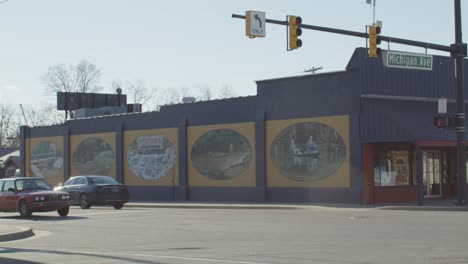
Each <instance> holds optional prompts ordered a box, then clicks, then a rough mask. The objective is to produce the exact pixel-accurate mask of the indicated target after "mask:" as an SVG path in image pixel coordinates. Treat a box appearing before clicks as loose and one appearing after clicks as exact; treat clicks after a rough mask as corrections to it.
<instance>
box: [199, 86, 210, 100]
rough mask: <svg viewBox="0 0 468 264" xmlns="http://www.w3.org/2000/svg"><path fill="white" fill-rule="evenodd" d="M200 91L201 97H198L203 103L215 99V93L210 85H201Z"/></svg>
mask: <svg viewBox="0 0 468 264" xmlns="http://www.w3.org/2000/svg"><path fill="white" fill-rule="evenodd" d="M198 90H199V92H200V95H199V97H198V99H199V100H201V101H208V100H211V99H212V98H213V92H212V91H211V87H210V86H209V85H199V86H198Z"/></svg>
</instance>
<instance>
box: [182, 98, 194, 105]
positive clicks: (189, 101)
mask: <svg viewBox="0 0 468 264" xmlns="http://www.w3.org/2000/svg"><path fill="white" fill-rule="evenodd" d="M182 102H183V103H184V104H186V103H195V97H184V98H182Z"/></svg>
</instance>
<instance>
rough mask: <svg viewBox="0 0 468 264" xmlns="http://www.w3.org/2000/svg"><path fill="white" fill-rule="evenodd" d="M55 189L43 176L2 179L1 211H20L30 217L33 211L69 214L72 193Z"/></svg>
mask: <svg viewBox="0 0 468 264" xmlns="http://www.w3.org/2000/svg"><path fill="white" fill-rule="evenodd" d="M53 189H54V188H53V187H52V186H50V185H49V184H48V183H47V182H46V181H45V180H43V179H42V178H29V177H27V178H24V177H20V178H7V179H0V211H3V212H19V213H20V215H21V217H30V216H31V215H32V213H33V212H49V211H57V213H58V214H59V215H60V216H67V215H68V212H69V210H70V203H71V200H70V195H69V194H68V193H66V192H58V191H54V190H53Z"/></svg>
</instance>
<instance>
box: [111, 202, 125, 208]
mask: <svg viewBox="0 0 468 264" xmlns="http://www.w3.org/2000/svg"><path fill="white" fill-rule="evenodd" d="M112 206H113V207H114V208H115V209H122V207H123V206H124V204H123V203H115V204H112Z"/></svg>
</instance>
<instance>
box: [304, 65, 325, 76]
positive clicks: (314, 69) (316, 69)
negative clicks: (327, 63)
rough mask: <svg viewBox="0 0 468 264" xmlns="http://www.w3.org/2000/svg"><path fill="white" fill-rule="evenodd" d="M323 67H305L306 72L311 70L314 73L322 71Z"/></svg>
mask: <svg viewBox="0 0 468 264" xmlns="http://www.w3.org/2000/svg"><path fill="white" fill-rule="evenodd" d="M321 69H323V67H322V66H320V67H317V68H315V67H312V68H310V69H305V70H304V72H311V73H312V74H315V72H316V71H320V70H321Z"/></svg>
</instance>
